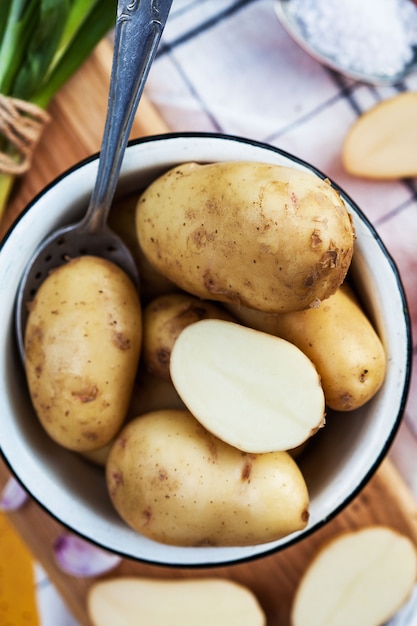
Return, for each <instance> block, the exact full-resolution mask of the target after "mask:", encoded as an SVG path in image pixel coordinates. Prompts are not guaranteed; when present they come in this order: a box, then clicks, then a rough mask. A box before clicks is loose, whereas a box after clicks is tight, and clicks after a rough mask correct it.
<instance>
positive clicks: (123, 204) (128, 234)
mask: <svg viewBox="0 0 417 626" xmlns="http://www.w3.org/2000/svg"><path fill="white" fill-rule="evenodd" d="M138 198H139V194H131V195H129V196H125V197H123V198H119V199H117V200H115V202H114V206H112V209H111V211H110V215H109V225H110V226H111V228H112V229H113V230H114V232H115V233H117V234H118V235H119V237H121V239H123V241H124V242H125V244H126V245H127V246H128V248H129V250H130V252H131V254H132V256H133V258H134V260H135V263H136V265H137V268H138V270H139V277H140V297H141V301H142V304H143V303H147V302H149V301H150V300H152V299H153V298H156V297H157V296H159V295H161V294H164V293H171V292H173V291H177V290H178V287H177V286H176V285H174V283H172V282H171V281H170V280H168V279H167V278H165V276H163V275H162V274H161V273H160V272H158V271H157V270H156V269H155V268H154V267H152V265H151V264H150V263H149V261H148V259H147V258H146V256H145V255H144V254H143V252H142V250H141V248H140V245H139V240H138V237H137V234H136V226H135V222H136V205H137V202H138Z"/></svg>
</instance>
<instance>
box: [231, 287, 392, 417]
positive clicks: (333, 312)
mask: <svg viewBox="0 0 417 626" xmlns="http://www.w3.org/2000/svg"><path fill="white" fill-rule="evenodd" d="M230 310H231V311H232V312H233V314H234V315H235V316H236V318H237V319H239V320H240V321H241V322H242V323H244V324H247V325H248V326H251V327H253V328H256V329H257V330H262V331H263V332H267V333H270V334H272V335H277V336H278V337H282V338H283V339H286V340H287V341H290V342H291V343H293V344H294V345H296V346H297V347H298V348H300V350H302V351H303V352H304V353H305V354H306V355H307V356H308V357H309V358H310V359H311V361H312V362H313V363H314V365H315V366H316V368H317V371H318V373H319V375H320V378H321V384H322V386H323V391H324V396H325V399H326V404H327V406H328V407H329V408H331V409H333V410H335V411H352V410H354V409H357V408H359V407H361V406H362V405H363V404H365V403H366V402H368V401H369V400H370V399H371V398H372V397H373V396H374V395H375V394H376V393H377V391H378V389H380V387H381V385H382V383H383V382H384V378H385V372H386V355H385V350H384V347H383V345H382V342H381V340H380V339H379V337H378V335H377V333H376V332H375V329H374V328H373V326H372V324H371V322H370V321H369V319H368V318H367V317H366V315H365V313H364V311H363V309H362V308H361V306H360V304H359V302H358V300H357V298H356V297H355V294H354V292H353V290H352V288H351V287H350V286H349V285H348V284H347V283H344V284H343V285H342V286H341V287H340V288H339V289H338V291H337V293H336V294H334V295H333V296H332V297H331V298H328V299H327V300H326V301H324V302H322V303H321V305H320V306H319V307H318V308H317V309H309V310H308V311H298V312H294V313H285V314H279V315H267V314H266V315H265V314H263V313H260V312H258V311H251V310H249V309H244V308H243V307H242V308H239V307H234V306H232V307H230Z"/></svg>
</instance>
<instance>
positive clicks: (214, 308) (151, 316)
mask: <svg viewBox="0 0 417 626" xmlns="http://www.w3.org/2000/svg"><path fill="white" fill-rule="evenodd" d="M203 319H223V320H230V321H231V320H233V317H232V316H231V315H230V313H227V311H225V310H224V309H222V308H220V306H218V305H217V304H215V303H214V302H210V301H207V300H206V301H204V300H200V299H199V298H196V297H195V296H191V295H189V294H186V293H180V292H179V293H168V294H165V295H162V296H159V297H157V298H155V299H153V300H152V301H151V302H149V304H148V305H147V306H146V307H145V309H144V311H143V348H142V356H143V362H144V364H145V367H146V369H147V370H148V371H149V372H152V373H153V374H155V375H156V376H160V377H161V378H164V379H165V380H171V375H170V372H169V364H170V359H171V352H172V347H173V345H174V343H175V341H176V339H177V337H178V335H179V334H180V332H181V331H182V330H183V329H184V328H186V327H187V326H189V325H190V324H193V323H194V322H197V321H199V320H203Z"/></svg>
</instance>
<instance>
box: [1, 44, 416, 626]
mask: <svg viewBox="0 0 417 626" xmlns="http://www.w3.org/2000/svg"><path fill="white" fill-rule="evenodd" d="M110 65H111V46H110V44H109V43H108V42H106V41H104V42H102V43H101V44H100V45H99V46H98V48H97V50H96V51H95V52H94V54H93V55H92V56H91V58H90V59H89V60H88V61H87V62H86V63H85V64H84V66H83V67H82V68H81V69H80V70H79V71H78V73H77V74H76V75H75V76H74V77H73V78H72V79H71V81H70V82H69V83H68V84H67V85H66V86H65V88H63V89H62V90H61V92H60V93H59V94H58V95H57V96H56V98H55V99H54V101H53V103H52V104H51V107H50V109H49V110H50V113H51V115H52V122H51V124H50V125H49V126H48V128H47V130H46V132H45V134H44V136H43V138H42V140H41V142H40V144H39V146H38V148H37V151H36V155H35V160H34V163H33V166H32V168H31V170H30V172H29V173H28V174H27V175H26V176H25V178H24V179H23V180H22V181H21V182H20V184H18V185H17V186H16V188H15V190H14V193H13V197H12V199H11V202H10V206H9V209H8V211H7V214H6V217H5V220H4V222H3V224H2V227H1V233H0V235H4V233H5V232H6V229H7V228H8V227H9V226H10V225H11V224H12V222H13V220H14V219H15V218H16V216H17V215H18V214H19V213H20V211H22V209H23V208H24V207H25V206H26V204H27V203H28V202H29V201H30V200H31V199H32V198H33V197H34V195H35V194H37V193H38V191H40V190H41V189H42V187H44V186H45V185H46V184H47V183H49V182H50V181H51V180H52V179H53V178H55V177H56V176H57V175H59V174H61V173H62V172H63V171H65V170H66V169H67V168H69V167H71V166H72V165H73V164H75V163H76V162H77V161H79V160H80V159H82V158H84V157H87V156H89V155H91V154H92V153H95V152H97V151H98V150H99V148H100V142H101V136H102V131H103V126H104V117H105V109H106V102H107V92H108V80H109V75H110ZM166 130H167V128H166V126H165V124H164V122H163V121H162V120H161V119H160V118H159V116H158V114H157V112H156V111H155V110H154V109H153V107H152V106H151V105H150V104H149V102H148V101H147V100H146V98H144V99H143V100H142V102H141V104H140V107H139V111H138V114H137V116H136V120H135V123H134V126H133V129H132V137H139V136H142V135H151V134H152V135H153V134H159V133H163V132H165V131H166ZM8 477H9V472H8V469H7V468H6V466H5V465H4V464H3V463H2V462H0V487H2V486H3V485H4V484H5V483H6V481H7V479H8ZM10 519H11V520H12V522H13V524H14V526H15V528H16V529H17V530H18V532H19V533H20V534H21V536H22V538H23V539H24V541H25V542H26V543H27V545H28V546H29V547H30V549H31V550H32V552H33V554H34V556H35V557H36V558H37V559H38V561H39V562H40V563H41V564H42V565H43V567H44V569H45V570H46V572H47V573H48V575H49V576H50V577H51V579H52V580H53V581H54V583H55V584H56V586H57V588H58V590H59V591H60V592H61V594H62V596H63V598H64V599H65V601H66V602H67V604H68V607H69V609H70V610H71V611H72V613H73V615H74V617H75V618H76V619H77V620H78V621H79V622H80V624H81V625H82V626H91V623H90V621H89V619H88V615H87V612H86V598H87V594H88V589H89V587H90V585H91V584H92V583H93V582H94V581H93V580H92V579H88V580H85V579H77V578H74V577H71V576H68V575H66V574H64V573H62V571H61V570H60V569H59V568H58V567H57V566H56V564H55V561H54V558H53V550H52V546H53V543H54V540H55V538H56V537H57V536H58V535H59V534H60V533H61V532H62V531H63V528H62V527H61V526H60V525H59V524H58V523H57V522H56V521H55V520H53V519H52V518H51V517H50V516H49V515H48V514H47V513H46V512H44V511H43V510H42V509H41V508H40V507H39V506H38V505H37V504H36V503H35V502H32V501H30V502H29V503H27V504H26V505H25V506H24V507H23V508H22V509H20V510H18V511H15V512H13V513H10ZM374 523H378V524H387V525H389V526H391V527H393V528H396V529H397V530H399V531H401V532H403V533H405V534H407V535H408V536H410V537H411V538H412V540H413V541H415V542H416V544H417V505H416V503H415V502H414V500H413V498H412V496H411V494H410V493H409V491H408V489H407V487H406V486H405V484H404V483H403V481H402V479H401V477H400V476H399V475H398V473H397V471H396V470H395V469H394V467H393V465H392V464H391V463H390V462H389V460H386V461H385V462H384V463H383V464H382V466H381V467H380V469H379V470H378V472H377V473H376V475H375V476H374V477H373V479H372V480H371V481H370V482H369V483H368V485H367V486H366V488H365V489H364V490H363V491H362V492H361V493H360V494H359V496H357V497H356V498H355V500H354V501H353V502H352V503H351V504H350V505H349V506H348V507H347V508H346V509H345V510H344V511H343V512H342V513H340V514H339V515H338V516H337V517H336V518H335V519H334V520H333V521H331V522H330V523H329V524H327V525H326V527H324V528H322V529H321V530H320V531H318V532H317V533H315V534H314V536H312V537H310V538H307V539H305V540H303V541H302V542H300V543H299V544H297V545H296V546H293V547H290V548H287V549H286V550H284V551H282V552H280V553H277V554H275V555H273V556H269V557H267V558H262V559H259V560H255V561H252V562H249V563H245V564H240V565H235V566H232V567H227V568H210V569H209V570H198V569H168V568H164V567H160V566H150V565H146V564H141V563H136V562H132V561H129V560H123V561H122V563H121V564H120V566H118V568H117V569H116V570H113V571H112V572H111V573H110V574H108V575H107V576H115V575H132V574H135V575H145V576H151V577H168V578H171V577H174V578H183V577H190V576H192V577H197V576H198V577H204V576H208V575H210V576H224V577H227V578H231V579H234V580H237V581H240V582H242V583H244V584H246V585H248V586H249V587H250V588H251V589H252V590H253V591H254V592H255V594H256V595H257V597H258V599H259V601H260V603H261V605H262V607H263V609H264V611H265V613H266V615H267V618H268V626H278V625H279V626H289V614H290V607H291V602H292V598H293V594H294V590H295V588H296V585H297V583H298V580H299V578H300V576H301V574H302V572H303V570H304V568H305V567H306V565H307V563H308V562H309V560H310V559H311V557H312V555H313V554H314V552H315V551H316V549H317V548H318V546H319V545H321V544H322V543H323V542H324V541H326V540H327V539H328V538H330V537H331V536H334V535H335V534H336V533H339V532H341V531H344V530H348V529H354V528H359V527H362V526H364V525H368V524H374Z"/></svg>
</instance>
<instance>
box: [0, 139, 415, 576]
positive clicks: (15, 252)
mask: <svg viewBox="0 0 417 626" xmlns="http://www.w3.org/2000/svg"><path fill="white" fill-rule="evenodd" d="M190 160H194V161H199V162H210V161H226V160H250V161H263V162H269V163H277V164H284V165H291V166H294V167H296V168H301V169H312V168H311V167H310V166H309V165H307V164H306V163H303V162H301V161H299V160H297V159H295V158H294V157H291V156H290V155H288V154H286V153H283V152H281V151H279V150H277V149H275V148H272V147H270V146H267V145H263V144H260V143H257V142H253V141H249V140H245V139H241V138H237V137H229V136H223V135H207V134H185V135H184V134H182V135H163V136H159V137H154V138H146V139H143V140H139V141H137V142H134V143H132V144H130V145H129V147H128V149H127V152H126V155H125V159H124V164H123V168H122V174H121V178H120V184H119V190H118V193H126V192H131V191H133V190H136V189H138V190H139V189H140V188H143V187H144V186H145V185H147V184H148V183H149V182H150V181H151V180H152V179H154V178H155V177H156V176H157V175H158V174H160V173H162V172H163V171H165V170H167V169H168V168H170V167H172V166H174V165H175V164H178V163H180V162H185V161H190ZM96 169H97V158H96V157H94V158H91V159H89V160H86V161H83V162H82V163H80V164H78V165H77V166H76V167H74V168H72V169H71V170H70V171H68V172H67V173H66V174H64V175H63V176H61V177H60V178H59V179H57V180H56V181H55V182H54V183H53V184H51V185H50V186H48V187H47V188H46V189H45V190H44V191H43V192H42V193H41V194H40V195H39V196H38V197H37V198H36V199H35V200H34V201H33V202H32V203H31V204H30V206H28V207H27V209H26V210H25V211H24V213H23V214H22V215H21V217H20V219H19V220H18V221H17V223H16V224H15V225H14V227H13V228H12V229H11V231H10V232H9V233H8V235H7V236H6V238H5V239H4V241H3V244H2V248H1V253H0V302H1V307H0V316H1V323H0V355H1V361H0V444H1V451H2V454H3V456H4V459H5V460H6V462H7V463H8V465H9V466H10V468H11V469H12V470H13V472H14V474H15V475H16V477H17V478H18V479H19V480H20V481H21V483H22V484H23V485H24V486H25V488H26V489H27V490H28V492H29V493H30V494H31V495H32V496H33V498H34V499H35V500H36V501H38V503H40V504H41V505H42V507H44V508H45V509H46V511H48V512H49V514H50V515H52V516H53V517H54V518H56V519H57V520H59V521H60V522H61V523H62V524H64V525H65V526H67V527H68V528H69V529H70V530H72V531H74V532H75V533H78V534H79V535H81V536H82V537H84V538H86V539H88V540H91V541H92V542H94V543H96V544H98V545H99V546H102V547H104V548H107V549H109V550H111V551H114V552H116V553H119V554H121V555H123V556H127V557H129V558H132V559H136V560H141V561H144V562H149V563H156V564H163V565H173V566H184V567H193V566H196V567H204V566H210V565H220V564H222V565H225V564H231V563H237V562H241V561H245V560H250V559H253V558H257V557H260V556H263V555H267V554H271V553H273V552H274V551H277V550H281V549H283V548H285V547H287V546H289V545H291V544H294V543H295V542H297V541H299V540H300V539H302V538H304V537H306V536H307V535H309V534H311V533H312V532H314V531H315V530H317V529H318V528H320V527H321V526H322V525H323V524H325V523H326V522H328V521H329V520H330V519H331V518H332V517H334V516H335V515H336V514H337V513H338V512H340V511H341V510H342V509H343V507H345V506H346V505H347V504H348V503H349V502H350V501H351V500H352V499H353V498H354V497H355V495H357V494H358V492H359V491H360V489H361V488H362V487H363V486H364V485H365V484H366V483H367V481H368V480H369V478H370V477H371V476H372V474H373V473H374V472H375V470H376V469H377V467H378V466H379V464H380V463H381V461H382V460H383V458H384V456H385V455H386V453H387V451H388V449H389V446H390V444H391V442H392V440H393V438H394V436H395V433H396V431H397V429H398V426H399V423H400V420H401V417H402V413H403V409H404V403H405V399H406V395H407V389H408V385H409V377H410V350H411V341H410V325H409V319H408V313H407V306H406V302H405V297H404V292H403V288H402V285H401V280H400V277H399V274H398V271H397V269H396V267H395V264H394V263H393V260H392V259H391V258H390V256H389V254H388V252H387V250H386V249H385V247H384V245H383V243H382V242H381V240H380V238H379V237H378V235H377V233H376V232H375V230H374V228H373V227H372V226H371V224H370V223H369V222H368V220H367V219H366V217H365V216H364V215H363V213H362V212H361V211H360V210H359V209H358V207H357V206H355V204H354V203H352V202H351V200H350V199H349V198H348V197H347V196H346V195H345V194H343V192H342V196H343V198H344V200H345V202H346V203H347V206H348V209H349V210H350V212H351V214H352V216H353V220H354V225H355V228H356V233H357V241H356V250H355V254H354V261H353V264H352V276H353V278H354V281H355V284H356V287H357V289H358V291H359V293H360V295H361V297H362V298H363V301H364V303H365V305H366V307H367V310H368V314H369V315H370V316H371V318H372V320H373V322H374V324H375V325H376V328H377V329H378V332H379V333H380V336H381V338H382V340H383V343H384V345H385V349H386V351H387V355H388V372H387V376H386V380H385V383H384V385H383V387H382V389H381V390H380V392H379V393H378V394H377V396H376V397H375V398H374V399H373V400H372V401H370V402H369V403H368V404H367V405H366V406H365V407H363V408H362V409H360V410H358V411H355V412H353V413H351V414H349V415H348V416H335V419H331V416H329V418H328V420H327V425H326V427H325V428H324V429H323V431H322V432H321V433H320V434H319V435H318V436H317V440H316V443H315V445H314V446H312V448H311V451H310V454H307V455H306V457H305V458H304V459H303V458H301V460H300V465H301V469H302V471H303V472H304V475H305V477H306V480H307V484H308V487H309V491H310V498H311V508H310V521H309V524H308V527H307V528H306V529H305V530H303V531H301V532H297V533H295V534H293V535H290V536H288V537H285V538H283V539H281V540H279V541H275V542H272V543H268V544H263V545H256V546H249V547H228V548H221V547H198V548H181V547H175V546H167V545H162V544H158V543H155V542H153V541H150V540H149V539H146V538H144V537H142V536H141V535H139V534H137V533H135V532H134V531H132V530H130V529H129V528H128V527H127V526H126V525H125V524H124V522H123V521H122V520H121V519H120V518H119V517H118V515H117V514H116V512H115V511H114V509H113V507H112V505H111V503H110V501H109V498H108V495H107V492H106V487H105V482H104V475H103V472H102V471H101V470H100V469H98V468H96V467H94V466H93V465H90V464H89V463H88V462H86V461H84V460H83V459H82V458H80V457H78V456H77V455H75V454H73V453H71V452H68V451H65V450H64V449H62V448H60V447H58V446H57V445H56V444H55V443H53V442H52V441H51V440H50V439H49V438H48V437H47V436H46V435H45V433H44V431H43V430H42V428H41V426H40V425H39V423H38V420H37V418H36V417H35V415H34V412H33V409H32V407H31V403H30V400H29V396H28V393H27V390H26V386H25V379H24V373H23V369H22V366H21V362H20V360H19V354H18V350H17V347H16V343H15V333H14V307H15V296H16V290H17V287H18V284H19V281H20V278H21V276H22V274H23V271H24V269H25V266H26V264H27V263H28V261H29V259H30V257H31V256H32V254H33V252H34V250H35V248H36V247H37V246H38V244H39V243H40V241H41V240H42V239H43V238H44V237H45V236H46V235H47V234H48V233H49V232H50V231H52V230H54V229H55V228H56V227H58V226H60V225H63V224H65V223H69V222H72V221H74V220H75V219H76V218H77V217H78V216H79V214H80V212H82V211H83V210H84V208H85V206H86V203H87V199H88V198H89V196H90V193H91V190H92V187H93V183H94V180H95V176H96ZM314 171H315V170H314ZM320 175H321V174H320Z"/></svg>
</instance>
